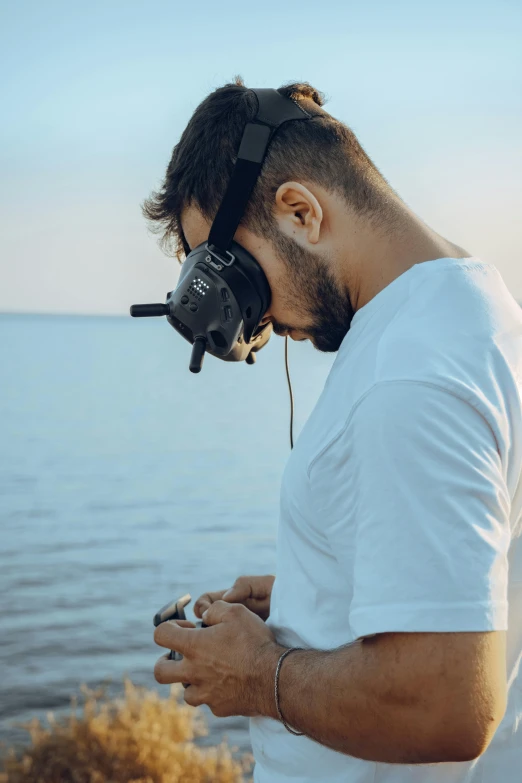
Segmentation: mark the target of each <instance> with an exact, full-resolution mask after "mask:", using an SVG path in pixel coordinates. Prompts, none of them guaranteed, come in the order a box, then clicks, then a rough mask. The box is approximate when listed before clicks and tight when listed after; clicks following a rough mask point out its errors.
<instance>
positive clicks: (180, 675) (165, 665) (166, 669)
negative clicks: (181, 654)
mask: <svg viewBox="0 0 522 783" xmlns="http://www.w3.org/2000/svg"><path fill="white" fill-rule="evenodd" d="M188 669H189V667H188V665H187V663H186V662H185V659H183V660H182V661H172V660H170V659H169V656H168V654H167V655H162V656H161V658H158V660H157V661H156V664H155V666H154V679H155V680H156V682H159V683H160V684H161V685H172V683H174V682H189V683H190V673H189V671H188Z"/></svg>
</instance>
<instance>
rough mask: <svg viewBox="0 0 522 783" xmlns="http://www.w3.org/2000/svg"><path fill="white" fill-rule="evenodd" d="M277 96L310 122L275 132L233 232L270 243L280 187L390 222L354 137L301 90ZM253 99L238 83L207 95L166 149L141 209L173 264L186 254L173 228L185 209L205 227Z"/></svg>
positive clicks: (308, 89)
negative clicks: (163, 167) (166, 158)
mask: <svg viewBox="0 0 522 783" xmlns="http://www.w3.org/2000/svg"><path fill="white" fill-rule="evenodd" d="M279 92H280V93H281V94H282V95H284V96H286V97H288V98H291V99H292V100H294V101H297V102H298V103H302V105H303V107H304V108H305V109H306V110H307V111H308V112H309V113H310V114H312V115H314V119H313V120H311V121H307V122H287V123H285V124H284V125H283V126H281V128H280V129H279V130H278V131H277V133H276V135H275V137H274V139H273V141H272V143H271V145H270V147H269V150H268V153H267V156H266V159H265V162H264V164H263V168H262V170H261V174H260V176H259V179H258V181H257V183H256V186H255V188H254V191H253V193H252V196H251V198H250V201H249V203H248V206H247V209H246V211H245V214H244V216H243V219H242V220H241V225H243V226H245V227H246V228H248V229H249V230H250V231H252V232H253V233H254V234H256V235H257V236H262V237H265V238H269V239H271V240H272V241H275V240H276V237H277V229H276V224H275V221H274V219H273V208H274V203H275V201H274V199H275V194H276V192H277V189H278V188H279V186H280V185H281V184H282V183H283V182H286V181H289V180H296V181H302V182H303V183H306V182H309V183H315V184H317V185H319V186H321V187H323V188H325V189H326V190H328V191H330V192H332V193H336V194H338V195H339V196H341V197H342V198H344V199H345V201H346V202H347V204H349V205H350V206H351V207H352V208H353V209H354V210H355V211H356V212H357V213H360V214H362V215H365V216H368V217H369V218H371V219H372V220H374V221H375V222H376V223H377V224H379V225H383V224H387V223H390V222H394V220H395V215H396V206H395V202H394V200H393V199H391V198H390V195H391V194H392V193H393V191H392V189H391V187H390V186H389V184H388V183H387V181H386V180H385V179H384V177H383V176H382V174H381V173H380V172H379V170H378V169H377V167H376V166H375V165H374V163H373V162H372V161H371V160H370V158H369V157H368V155H367V154H366V152H365V151H364V150H363V148H362V146H361V145H360V143H359V141H358V140H357V138H356V136H355V134H354V133H353V131H352V130H350V128H349V127H347V126H346V125H345V124H344V123H342V122H340V121H339V120H336V119H335V118H334V117H332V116H331V115H329V114H328V113H327V112H326V111H325V110H324V109H323V108H322V106H323V105H324V103H325V98H324V95H323V94H322V93H320V92H319V91H318V90H316V89H315V88H314V87H312V86H311V85H310V84H308V83H307V82H302V83H293V84H287V85H285V86H283V87H280V88H279ZM256 109H257V101H256V98H255V95H254V93H252V92H251V91H250V90H249V89H248V88H247V87H245V85H244V82H243V80H242V78H241V77H240V76H236V78H235V81H234V82H233V83H230V84H225V85H224V86H223V87H219V88H218V89H217V90H214V92H212V93H210V95H208V96H207V97H206V98H205V99H204V100H203V101H202V102H201V103H200V104H199V106H198V107H197V109H196V110H195V112H194V114H193V115H192V117H191V119H190V121H189V123H188V125H187V127H186V128H185V130H184V131H183V133H182V136H181V138H180V140H179V142H178V144H176V146H175V147H174V150H173V152H172V157H171V160H170V163H169V165H168V168H167V172H166V175H165V179H164V181H163V184H162V186H161V188H160V189H159V190H158V191H157V192H155V193H152V195H151V196H150V198H148V199H147V200H146V201H145V202H144V204H143V214H144V215H145V217H146V218H147V219H148V220H149V221H150V226H151V228H152V230H154V231H156V232H157V233H160V234H161V240H160V241H161V245H162V247H163V249H164V250H165V251H166V252H170V253H172V254H173V255H175V256H176V257H177V258H178V260H180V261H181V260H182V257H183V256H184V255H186V254H187V253H188V252H189V247H188V245H187V242H186V239H185V237H184V235H183V230H182V227H181V214H182V212H183V210H184V208H185V207H187V206H191V205H195V206H197V207H198V208H199V210H200V212H201V213H202V214H203V215H204V216H205V218H207V219H208V220H209V221H210V222H212V221H213V219H214V216H215V214H216V212H217V210H218V207H219V205H220V203H221V201H222V199H223V196H224V194H225V191H226V188H227V185H228V182H229V180H230V177H231V174H232V170H233V167H234V163H235V161H236V156H237V151H238V149H239V144H240V141H241V136H242V134H243V129H244V127H245V125H246V123H247V122H249V121H251V120H252V119H253V117H254V115H255V113H256Z"/></svg>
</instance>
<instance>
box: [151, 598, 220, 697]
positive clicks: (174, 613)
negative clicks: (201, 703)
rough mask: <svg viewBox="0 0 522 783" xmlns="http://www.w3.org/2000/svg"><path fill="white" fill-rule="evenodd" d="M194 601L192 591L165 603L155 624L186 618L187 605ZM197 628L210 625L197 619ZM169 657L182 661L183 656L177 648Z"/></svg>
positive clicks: (186, 684) (184, 684)
mask: <svg viewBox="0 0 522 783" xmlns="http://www.w3.org/2000/svg"><path fill="white" fill-rule="evenodd" d="M191 601H192V598H191V596H190V593H187V594H186V595H184V596H182V597H181V598H178V600H177V601H171V602H170V603H168V604H165V606H163V607H162V608H161V609H160V610H159V612H156V614H155V615H154V620H153V622H154V625H155V626H156V627H157V626H158V625H161V623H164V622H166V621H167V620H186V619H187V618H186V616H185V607H186V606H187V605H188V604H189V603H190V602H191ZM195 626H196V628H208V625H205V623H204V622H203V620H197V621H196V622H195ZM169 659H170V660H171V661H182V660H183V656H182V654H181V653H179V652H177V651H176V650H171V651H170V655H169ZM189 685H190V683H189V682H184V683H183V687H184V688H188V687H189Z"/></svg>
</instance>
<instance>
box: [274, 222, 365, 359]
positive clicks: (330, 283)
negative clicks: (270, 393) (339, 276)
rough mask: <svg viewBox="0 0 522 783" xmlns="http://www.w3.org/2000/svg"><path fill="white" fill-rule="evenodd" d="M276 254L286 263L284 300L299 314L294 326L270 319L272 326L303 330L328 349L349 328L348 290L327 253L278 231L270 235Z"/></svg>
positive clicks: (319, 346) (351, 313)
mask: <svg viewBox="0 0 522 783" xmlns="http://www.w3.org/2000/svg"><path fill="white" fill-rule="evenodd" d="M272 242H273V245H274V249H275V250H276V252H277V255H278V256H279V257H280V258H281V260H282V261H284V263H285V264H286V275H285V277H286V280H285V288H286V291H285V293H284V294H283V298H284V301H285V304H287V305H289V306H291V307H292V309H293V310H294V311H295V312H298V313H299V314H300V316H301V317H302V322H301V323H300V324H299V325H296V326H288V325H286V324H280V323H279V322H276V321H273V326H274V330H275V331H276V332H277V331H289V329H297V330H299V331H303V332H306V334H307V335H309V336H310V340H311V342H312V344H313V345H314V347H315V348H317V350H318V351H323V352H325V353H331V352H334V351H337V350H339V347H340V345H341V343H342V341H343V339H344V337H345V336H346V333H347V332H348V329H349V328H350V324H351V322H352V318H353V317H354V315H355V311H354V309H353V307H352V304H351V302H350V296H349V293H348V291H347V290H341V289H340V288H339V285H338V283H337V281H336V280H335V278H334V276H333V274H332V272H331V271H330V267H329V265H328V261H327V257H326V256H317V255H316V254H315V253H310V251H308V250H303V248H302V247H301V246H300V245H298V243H297V242H295V240H293V239H290V238H288V237H286V236H285V235H284V234H283V233H281V232H278V233H277V237H274V238H273V239H272Z"/></svg>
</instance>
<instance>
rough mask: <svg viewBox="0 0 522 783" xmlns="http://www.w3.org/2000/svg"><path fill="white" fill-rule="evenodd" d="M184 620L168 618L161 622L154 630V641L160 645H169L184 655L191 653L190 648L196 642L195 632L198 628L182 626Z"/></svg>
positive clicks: (169, 647)
mask: <svg viewBox="0 0 522 783" xmlns="http://www.w3.org/2000/svg"><path fill="white" fill-rule="evenodd" d="M182 622H183V620H179V621H178V620H167V621H166V622H164V623H160V625H158V626H157V628H156V629H155V631H154V641H155V642H156V644H159V646H160V647H167V648H168V649H169V650H176V651H177V652H180V653H181V654H182V655H187V654H188V655H190V650H191V649H192V645H193V643H194V634H195V633H197V632H198V630H199V629H198V628H194V627H192V628H187V627H186V626H181V625H180V624H179V623H182Z"/></svg>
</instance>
